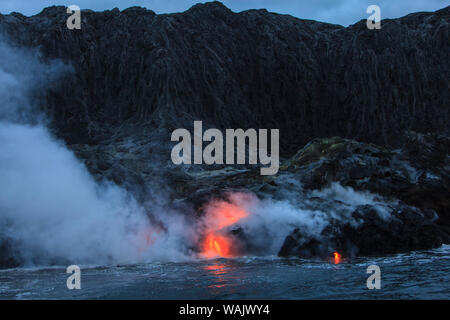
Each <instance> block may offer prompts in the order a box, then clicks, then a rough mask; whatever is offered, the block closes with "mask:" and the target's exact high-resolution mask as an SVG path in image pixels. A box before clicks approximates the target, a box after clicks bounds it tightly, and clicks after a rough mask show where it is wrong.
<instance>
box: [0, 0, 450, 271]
mask: <svg viewBox="0 0 450 320" xmlns="http://www.w3.org/2000/svg"><path fill="white" fill-rule="evenodd" d="M67 18H68V15H67V14H66V8H65V7H51V8H47V9H45V10H44V11H43V12H41V13H40V14H38V15H36V16H33V17H25V16H22V15H20V14H18V13H12V14H10V15H0V33H2V34H3V36H4V37H5V38H6V39H7V41H8V42H10V43H13V44H14V45H17V46H24V47H27V48H35V49H37V50H36V52H37V51H38V50H39V51H40V52H41V53H42V57H41V58H42V59H43V60H46V59H54V58H56V59H59V60H62V61H64V62H65V63H66V64H68V65H71V66H73V71H74V72H71V73H66V74H64V75H63V76H62V78H61V79H60V80H58V82H57V83H52V85H51V88H45V90H44V88H40V87H39V86H38V87H39V88H37V90H36V91H39V92H37V93H38V95H36V96H33V97H32V98H33V99H32V101H33V103H37V104H38V105H39V107H41V108H42V109H43V110H44V111H45V112H46V114H47V115H48V116H49V118H50V119H51V129H52V131H53V132H54V133H55V134H56V135H57V136H58V137H59V138H61V139H63V140H64V141H65V142H66V144H67V145H68V146H69V148H70V149H71V150H72V151H74V153H75V154H76V156H77V157H78V158H79V159H80V160H82V161H83V162H84V164H86V167H87V168H88V169H89V171H90V173H92V174H93V176H94V177H95V178H97V179H98V180H102V179H106V180H110V181H113V182H115V183H116V184H118V185H120V186H124V187H125V188H126V189H127V190H129V191H132V194H133V196H135V197H136V199H137V200H138V202H140V203H143V204H145V203H146V202H149V201H150V200H152V199H149V197H150V198H151V197H152V194H151V193H152V192H149V190H150V191H151V190H156V191H157V192H161V193H165V196H167V198H168V201H169V202H170V203H171V205H172V206H180V207H183V209H186V208H188V209H189V210H186V212H185V211H183V213H186V216H187V215H189V214H192V216H195V217H196V218H198V217H199V216H200V215H202V214H203V212H202V210H203V209H202V206H203V205H204V204H205V203H206V202H207V201H209V200H210V199H211V198H213V197H217V198H221V197H222V198H223V197H224V194H226V191H230V190H232V191H235V190H239V191H243V192H251V193H253V194H255V195H256V196H257V197H259V198H261V199H274V200H276V201H278V200H283V201H284V200H289V201H290V202H292V203H294V204H295V206H296V209H298V210H303V211H304V212H323V213H324V215H325V216H326V217H327V219H328V220H327V227H326V228H325V229H323V230H322V231H321V232H320V234H310V233H309V230H308V228H306V227H305V226H303V227H302V225H301V223H300V224H299V223H298V222H296V223H297V225H296V224H295V223H289V224H288V226H285V227H283V228H284V229H283V230H282V231H283V232H284V233H285V236H284V237H286V236H287V237H286V238H285V241H284V243H283V244H282V246H281V247H280V248H279V249H280V251H279V255H281V256H290V255H296V256H306V257H309V256H312V255H314V256H326V255H328V254H329V253H330V252H333V251H334V250H338V251H339V252H342V253H343V254H344V255H346V256H352V255H357V254H361V255H370V254H385V253H395V252H402V251H407V250H420V249H428V248H435V247H438V246H440V245H441V244H443V243H450V211H449V208H450V202H449V199H450V139H449V137H448V134H449V133H450V126H449V125H448V123H449V120H450V117H449V116H450V95H449V93H450V91H449V88H450V87H449V85H450V84H449V81H450V57H449V52H450V50H449V49H450V34H449V33H450V7H447V8H444V9H442V10H439V11H436V12H431V13H415V14H411V15H408V16H406V17H403V18H400V19H395V20H383V21H382V29H381V30H368V29H367V27H366V22H365V21H360V22H358V23H356V24H354V25H352V26H349V27H347V28H344V27H342V26H338V25H331V24H326V23H320V22H315V21H308V20H300V19H296V18H293V17H291V16H286V15H278V14H274V13H269V12H267V11H265V10H250V11H246V12H241V13H233V12H232V11H230V10H229V9H227V8H226V7H225V6H223V5H222V4H221V3H219V2H212V3H207V4H202V5H196V6H194V7H192V8H191V9H189V10H188V11H186V12H183V13H177V14H167V15H156V14H155V13H154V12H152V11H149V10H146V9H142V8H136V7H133V8H129V9H127V10H124V11H119V10H118V9H114V10H112V11H105V12H93V11H83V12H82V29H81V30H68V29H67V27H66V19H67ZM1 40H3V39H1ZM3 62H4V64H5V65H6V64H7V63H8V62H7V59H5V61H3ZM24 70H26V69H25V66H24ZM42 86H44V84H42ZM4 92H7V91H4ZM33 93H35V92H33ZM19 100H20V99H19ZM5 101H6V100H5ZM4 107H5V109H7V108H8V106H7V103H6V104H5V106H4ZM193 120H202V121H203V122H204V127H211V126H213V127H218V128H221V129H224V128H267V129H271V128H279V129H280V135H281V139H280V146H281V152H282V156H283V157H282V158H283V159H282V160H283V161H282V163H281V167H280V171H279V173H278V175H276V176H269V177H266V176H261V175H260V174H259V169H258V168H256V169H255V168H246V169H245V170H236V168H230V167H228V168H223V167H216V166H212V167H208V169H211V170H209V171H202V169H203V168H199V167H198V166H175V165H173V163H171V162H170V143H169V142H170V133H171V130H173V129H175V128H178V127H184V128H191V127H192V123H193ZM338 136H339V137H338ZM330 137H332V138H330ZM349 138H350V139H349ZM310 141H311V142H310ZM307 142H310V143H309V144H306V143H307ZM372 143H375V144H377V145H375V144H372ZM305 144H306V146H305ZM397 147H401V148H398V149H397ZM197 169H199V170H197ZM238 169H241V168H238ZM56 180H57V179H56ZM153 187H155V188H153ZM152 188H153V189H152ZM335 189H336V190H337V191H336V190H335ZM327 190H328V191H327ZM339 192H341V193H344V194H351V195H353V196H354V194H355V192H357V196H358V195H359V196H361V194H363V195H364V194H365V193H366V192H369V193H371V194H373V195H374V197H373V199H372V198H370V201H369V200H367V201H366V200H365V202H362V203H359V204H358V203H357V204H356V205H355V203H354V201H353V198H352V197H353V196H348V197H344V198H343V199H341V198H338V197H336V193H337V194H339ZM69 198H70V197H69ZM185 205H186V206H185ZM297 207H298V208H297ZM145 208H146V209H147V207H145ZM191 209H192V210H191ZM147 211H148V212H147ZM147 211H146V214H148V216H151V217H152V219H153V218H154V217H153V216H152V214H153V213H152V212H151V210H147ZM380 212H381V213H380ZM0 213H1V212H0ZM386 215H388V216H389V217H388V218H386ZM155 220H157V219H156V218H155ZM161 225H162V226H164V224H163V223H161ZM280 228H281V227H280ZM228 231H230V230H227V232H228ZM262 231H264V230H262ZM1 232H2V230H0V268H2V267H11V266H16V265H20V264H21V258H22V257H20V254H19V253H18V252H16V251H17V248H18V247H20V241H19V242H18V241H16V239H9V238H8V237H6V238H2V234H1ZM231 233H232V235H233V237H236V238H238V240H239V241H241V240H242V241H243V242H244V244H243V245H242V246H243V247H245V248H246V249H245V253H246V254H247V253H249V254H256V255H258V254H261V253H262V252H263V251H264V250H266V247H265V245H261V243H258V241H256V240H255V239H252V237H251V235H250V234H249V233H248V230H245V228H235V229H234V230H231ZM264 238H267V239H270V237H269V236H267V237H264ZM195 245H196V244H192V243H190V244H189V246H192V247H195ZM190 249H191V248H190ZM190 249H189V250H190ZM263 253H264V252H263Z"/></svg>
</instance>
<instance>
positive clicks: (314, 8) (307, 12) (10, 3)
mask: <svg viewBox="0 0 450 320" xmlns="http://www.w3.org/2000/svg"><path fill="white" fill-rule="evenodd" d="M199 2H205V1H198V0H197V1H196V0H70V1H64V0H0V13H3V14H7V13H10V12H12V11H16V12H20V13H22V14H24V15H27V16H30V15H34V14H37V13H39V12H40V11H42V9H43V8H45V7H48V6H52V5H65V6H69V5H78V6H79V7H81V8H82V9H92V10H96V11H103V10H108V9H113V8H115V7H117V8H119V9H121V10H123V9H126V8H128V7H132V6H141V7H145V8H147V9H151V10H153V11H155V12H156V13H172V12H180V11H185V10H187V9H189V8H190V7H191V6H193V5H194V4H196V3H199ZM222 3H223V4H225V5H226V6H227V7H228V8H230V9H231V10H233V11H235V12H239V11H243V10H247V9H261V8H265V9H267V10H269V11H272V12H277V13H285V14H290V15H293V16H295V17H298V18H302V19H313V20H318V21H323V22H329V23H337V24H342V25H345V26H347V25H349V24H353V23H355V22H357V21H359V20H361V19H367V17H368V16H369V15H368V14H367V13H366V9H367V7H368V6H369V5H371V4H375V5H378V6H379V7H380V8H381V18H382V19H385V18H398V17H401V16H404V15H407V14H409V13H412V12H418V11H435V10H438V9H441V8H443V7H445V6H447V5H449V2H448V0H309V1H306V0H223V1H222Z"/></svg>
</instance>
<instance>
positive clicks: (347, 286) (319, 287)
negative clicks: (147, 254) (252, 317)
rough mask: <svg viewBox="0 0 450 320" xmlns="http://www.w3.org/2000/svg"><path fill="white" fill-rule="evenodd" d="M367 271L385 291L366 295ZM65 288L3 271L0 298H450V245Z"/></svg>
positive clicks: (109, 270)
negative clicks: (376, 272)
mask: <svg viewBox="0 0 450 320" xmlns="http://www.w3.org/2000/svg"><path fill="white" fill-rule="evenodd" d="M369 265H378V266H379V267H380V269H381V288H380V289H379V290H376V289H374V290H369V289H368V288H367V285H366V282H367V278H368V277H369V276H370V274H367V267H368V266H369ZM80 267H81V289H80V290H68V289H67V286H66V281H67V278H68V276H69V274H66V267H63V266H61V267H51V268H49V267H46V268H45V267H34V268H18V269H8V270H1V271H0V299H450V246H442V247H441V248H439V249H436V250H430V251H417V252H412V253H408V254H399V255H392V256H384V257H371V258H357V259H353V260H346V259H342V261H341V262H340V263H338V264H335V261H334V260H333V259H330V260H329V261H323V260H303V259H284V258H278V257H244V258H237V259H218V260H202V261H195V262H176V263H175V262H171V263H162V262H161V263H156V262H155V263H148V264H139V265H126V266H101V267H99V266H97V267H92V266H91V267H89V266H80Z"/></svg>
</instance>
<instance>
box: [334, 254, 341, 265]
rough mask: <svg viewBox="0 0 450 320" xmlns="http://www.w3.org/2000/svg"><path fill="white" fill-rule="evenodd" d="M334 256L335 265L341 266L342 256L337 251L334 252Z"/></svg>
mask: <svg viewBox="0 0 450 320" xmlns="http://www.w3.org/2000/svg"><path fill="white" fill-rule="evenodd" d="M333 256H334V264H339V263H340V262H341V255H340V254H339V253H338V252H337V251H335V252H333Z"/></svg>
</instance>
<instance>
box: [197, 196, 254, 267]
mask: <svg viewBox="0 0 450 320" xmlns="http://www.w3.org/2000/svg"><path fill="white" fill-rule="evenodd" d="M247 216H248V213H247V212H246V211H245V210H244V209H242V208H241V207H239V206H237V205H235V204H232V203H228V202H225V201H215V202H213V203H210V204H209V205H208V207H207V208H206V216H205V219H204V223H205V231H206V232H205V234H206V236H205V238H204V240H203V242H202V252H201V256H202V257H204V258H207V259H211V258H217V257H221V258H232V257H236V256H238V255H239V253H240V252H239V246H238V244H237V243H236V239H235V238H234V237H233V236H232V235H230V234H228V233H226V232H224V231H226V230H224V229H225V228H227V227H230V226H232V225H234V224H236V223H237V222H238V221H240V220H241V219H243V218H245V217H247Z"/></svg>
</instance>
